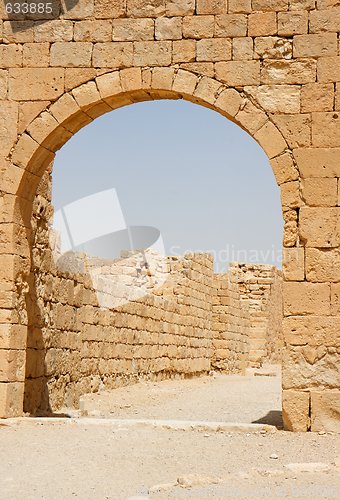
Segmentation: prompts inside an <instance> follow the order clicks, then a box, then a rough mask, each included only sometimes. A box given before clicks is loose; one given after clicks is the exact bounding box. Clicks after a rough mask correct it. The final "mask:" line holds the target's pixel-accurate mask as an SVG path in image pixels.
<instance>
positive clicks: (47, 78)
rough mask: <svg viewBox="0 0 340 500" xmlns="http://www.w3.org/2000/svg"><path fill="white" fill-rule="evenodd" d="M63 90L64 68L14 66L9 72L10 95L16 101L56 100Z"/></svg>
mask: <svg viewBox="0 0 340 500" xmlns="http://www.w3.org/2000/svg"><path fill="white" fill-rule="evenodd" d="M63 92H64V70H63V69H62V68H36V69H32V68H13V69H11V70H10V72H9V97H10V99H13V100H15V101H26V100H27V101H45V100H55V99H57V98H58V97H59V96H61V94H62V93H63Z"/></svg>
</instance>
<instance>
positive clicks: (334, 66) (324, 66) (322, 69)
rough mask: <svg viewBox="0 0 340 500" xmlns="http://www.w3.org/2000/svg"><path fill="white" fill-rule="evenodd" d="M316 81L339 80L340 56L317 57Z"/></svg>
mask: <svg viewBox="0 0 340 500" xmlns="http://www.w3.org/2000/svg"><path fill="white" fill-rule="evenodd" d="M317 72H318V82H320V83H327V82H339V81H340V56H337V57H320V59H318V67H317Z"/></svg>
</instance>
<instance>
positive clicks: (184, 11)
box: [166, 0, 195, 17]
mask: <svg viewBox="0 0 340 500" xmlns="http://www.w3.org/2000/svg"><path fill="white" fill-rule="evenodd" d="M194 12H195V0H166V15H167V16H169V17H171V16H190V15H192V14H193V13H194Z"/></svg>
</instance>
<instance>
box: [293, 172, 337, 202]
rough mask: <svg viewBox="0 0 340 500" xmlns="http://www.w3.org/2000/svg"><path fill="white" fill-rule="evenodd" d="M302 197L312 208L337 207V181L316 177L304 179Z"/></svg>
mask: <svg viewBox="0 0 340 500" xmlns="http://www.w3.org/2000/svg"><path fill="white" fill-rule="evenodd" d="M301 187H302V196H303V199H304V201H305V203H306V204H307V205H309V206H310V207H335V206H336V205H337V199H338V195H337V192H338V189H337V179H336V178H331V177H314V178H308V179H304V180H303V182H302V184H301Z"/></svg>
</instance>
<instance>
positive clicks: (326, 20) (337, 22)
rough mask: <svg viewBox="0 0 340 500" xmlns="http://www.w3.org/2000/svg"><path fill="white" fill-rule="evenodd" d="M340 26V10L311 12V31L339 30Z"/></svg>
mask: <svg viewBox="0 0 340 500" xmlns="http://www.w3.org/2000/svg"><path fill="white" fill-rule="evenodd" d="M339 26H340V11H339V10H338V9H334V10H332V12H331V13H330V12H329V11H327V10H326V11H325V10H315V11H313V12H310V14H309V31H310V33H321V32H323V31H324V32H328V33H330V32H332V31H333V32H337V31H338V28H339Z"/></svg>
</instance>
